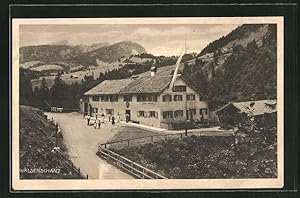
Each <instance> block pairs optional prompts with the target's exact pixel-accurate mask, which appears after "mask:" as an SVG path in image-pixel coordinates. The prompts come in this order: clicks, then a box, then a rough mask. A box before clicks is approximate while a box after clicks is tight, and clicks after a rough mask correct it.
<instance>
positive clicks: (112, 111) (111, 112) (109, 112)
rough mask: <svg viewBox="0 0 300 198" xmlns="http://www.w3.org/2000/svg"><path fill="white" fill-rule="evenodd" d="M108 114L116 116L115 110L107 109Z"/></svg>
mask: <svg viewBox="0 0 300 198" xmlns="http://www.w3.org/2000/svg"><path fill="white" fill-rule="evenodd" d="M106 114H107V115H113V114H114V110H113V109H106Z"/></svg>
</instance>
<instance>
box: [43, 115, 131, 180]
mask: <svg viewBox="0 0 300 198" xmlns="http://www.w3.org/2000/svg"><path fill="white" fill-rule="evenodd" d="M45 114H46V115H48V119H52V118H53V120H54V122H57V123H58V125H59V126H60V128H61V130H62V134H63V138H64V141H65V144H66V146H67V149H68V153H69V155H70V157H71V160H72V161H73V163H74V164H75V166H76V167H80V170H81V172H82V173H84V174H85V175H88V177H89V179H133V177H132V176H130V175H128V174H126V173H124V172H122V171H120V170H119V169H118V168H116V167H114V166H112V165H111V164H108V163H107V162H106V161H105V160H102V159H101V158H99V157H98V156H97V155H96V151H97V147H98V144H99V143H104V142H106V141H107V140H109V139H110V138H111V137H112V136H113V135H115V134H116V133H118V128H119V125H123V124H122V123H118V124H116V125H115V126H112V124H110V123H105V124H102V125H101V129H94V127H93V126H87V123H86V120H85V119H84V118H83V117H82V115H79V114H77V113H49V112H48V113H45Z"/></svg>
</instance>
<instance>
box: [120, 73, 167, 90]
mask: <svg viewBox="0 0 300 198" xmlns="http://www.w3.org/2000/svg"><path fill="white" fill-rule="evenodd" d="M171 78H172V76H171V75H168V76H152V77H151V76H144V77H141V78H138V79H137V80H135V81H133V82H131V83H130V84H128V85H127V86H126V87H124V88H123V89H122V90H121V92H120V93H121V94H134V93H161V92H162V91H163V90H165V89H166V88H167V87H168V86H169V84H170V82H171Z"/></svg>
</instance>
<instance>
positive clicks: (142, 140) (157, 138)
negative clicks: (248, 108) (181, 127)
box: [99, 131, 233, 148]
mask: <svg viewBox="0 0 300 198" xmlns="http://www.w3.org/2000/svg"><path fill="white" fill-rule="evenodd" d="M189 135H196V136H232V135H233V132H223V131H201V132H188V133H187V136H189ZM184 137H186V134H185V133H175V134H162V135H150V136H144V137H137V138H130V139H124V140H118V141H111V142H105V143H101V144H99V145H100V146H101V147H104V148H109V147H116V148H120V147H131V146H138V145H144V144H147V143H154V142H161V141H167V140H171V139H182V138H184Z"/></svg>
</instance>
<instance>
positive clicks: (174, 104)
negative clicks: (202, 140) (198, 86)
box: [160, 78, 209, 122]
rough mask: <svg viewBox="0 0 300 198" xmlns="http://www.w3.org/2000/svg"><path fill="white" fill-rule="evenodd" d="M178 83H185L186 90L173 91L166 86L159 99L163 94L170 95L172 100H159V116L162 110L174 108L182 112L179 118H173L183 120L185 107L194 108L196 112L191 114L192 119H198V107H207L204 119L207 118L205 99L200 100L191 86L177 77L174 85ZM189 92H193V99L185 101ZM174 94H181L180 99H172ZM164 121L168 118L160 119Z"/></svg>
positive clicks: (184, 118)
mask: <svg viewBox="0 0 300 198" xmlns="http://www.w3.org/2000/svg"><path fill="white" fill-rule="evenodd" d="M178 85H185V86H186V92H173V90H172V89H170V88H167V89H166V90H165V91H164V92H163V93H162V94H161V96H160V99H161V101H162V97H163V95H172V101H171V102H161V117H162V114H163V111H171V110H173V111H175V110H183V111H184V114H183V117H182V118H181V119H179V118H177V119H175V120H181V121H185V120H186V112H185V110H186V109H195V110H196V114H195V115H194V116H193V119H200V116H201V115H200V109H201V108H206V109H207V114H204V115H203V116H204V119H209V111H208V105H207V102H206V101H203V100H202V101H200V99H199V98H200V97H201V96H200V95H199V94H198V93H197V92H196V91H195V90H194V89H192V88H191V87H189V86H187V85H186V83H185V82H184V81H183V80H182V79H181V78H177V80H176V81H175V83H174V86H178ZM189 94H194V95H195V100H192V101H186V98H187V97H186V95H189ZM174 95H182V101H174ZM164 121H170V120H168V119H162V122H164Z"/></svg>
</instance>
